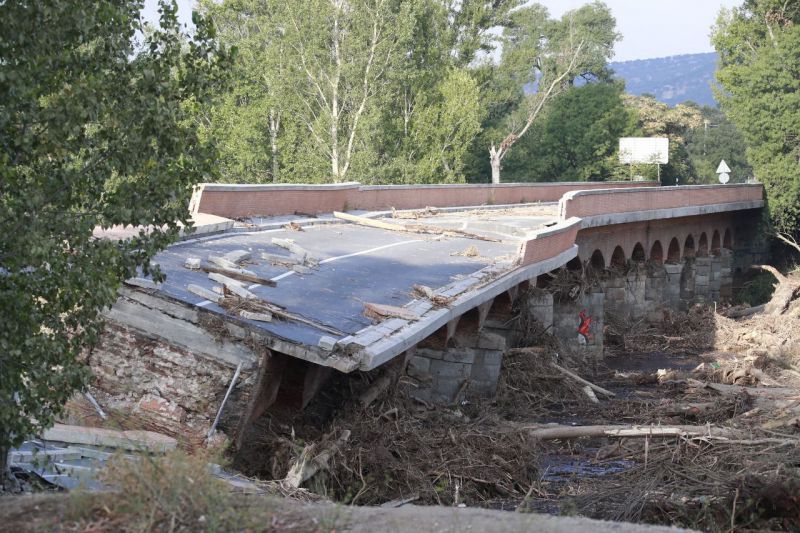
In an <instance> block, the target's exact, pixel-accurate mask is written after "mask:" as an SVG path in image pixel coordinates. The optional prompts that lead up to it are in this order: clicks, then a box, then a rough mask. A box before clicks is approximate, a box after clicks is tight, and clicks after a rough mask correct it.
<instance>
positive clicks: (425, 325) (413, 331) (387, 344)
mask: <svg viewBox="0 0 800 533" xmlns="http://www.w3.org/2000/svg"><path fill="white" fill-rule="evenodd" d="M577 255H578V246H577V245H574V244H573V245H572V246H571V247H570V248H569V249H568V250H565V251H563V252H561V253H559V254H558V255H556V256H555V257H551V258H550V259H547V260H545V261H541V262H538V263H534V264H531V265H527V266H525V267H522V268H519V269H517V270H515V271H514V272H512V273H510V274H509V275H506V276H502V277H500V278H499V279H495V280H493V281H491V282H489V283H488V284H487V285H485V286H484V287H482V288H481V287H478V288H473V289H472V290H470V291H469V292H467V293H466V294H463V295H462V296H460V297H459V298H458V299H456V301H455V302H453V305H452V306H451V307H450V308H439V309H434V310H433V311H431V312H429V313H427V314H425V315H424V316H423V317H421V318H420V320H418V321H416V322H413V323H410V324H409V325H408V326H406V327H405V328H403V329H400V330H398V331H397V332H395V333H394V334H392V335H391V336H389V337H386V338H384V339H382V340H379V341H378V342H375V343H374V344H371V345H370V346H366V347H365V348H364V349H363V350H360V351H359V352H358V353H357V354H356V357H357V359H358V360H359V365H358V368H359V370H372V369H374V368H377V367H379V366H381V365H383V364H384V363H386V362H388V361H390V360H391V359H393V358H395V357H397V356H398V355H400V354H402V353H404V352H405V351H406V350H408V349H410V348H412V347H414V346H416V345H417V344H418V343H419V342H421V341H423V340H424V339H426V338H427V337H429V336H430V335H432V334H433V333H434V332H436V330H438V329H439V328H441V327H442V326H444V325H446V324H447V323H448V322H449V321H451V320H453V319H454V318H456V317H458V316H461V315H463V314H464V313H466V312H467V311H469V310H470V309H473V308H474V307H477V306H478V305H480V304H482V303H484V302H487V301H489V300H491V299H492V298H495V297H497V296H498V295H499V294H501V293H503V292H505V291H507V290H509V289H510V288H512V287H514V286H517V285H519V284H520V283H522V282H523V281H527V280H531V279H533V278H535V277H536V276H539V275H541V274H544V273H545V272H550V271H551V270H555V269H557V268H559V267H561V266H563V265H565V264H567V263H568V262H569V261H570V260H572V259H573V258H575V257H577Z"/></svg>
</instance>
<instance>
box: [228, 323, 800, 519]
mask: <svg viewBox="0 0 800 533" xmlns="http://www.w3.org/2000/svg"><path fill="white" fill-rule="evenodd" d="M621 322H622V321H621ZM623 323H624V322H623ZM796 326H800V319H798V318H797V317H796V316H786V315H783V316H781V317H772V316H754V317H749V318H745V319H742V320H740V321H735V320H732V319H728V318H726V317H724V316H722V315H721V314H717V313H715V312H714V311H713V309H707V308H702V307H697V308H694V309H693V310H691V311H690V312H689V313H686V314H682V315H681V314H665V317H664V321H663V323H661V324H656V325H648V326H644V325H642V324H628V325H625V326H624V327H623V326H619V325H618V326H616V329H614V328H615V326H614V321H610V325H609V326H608V327H609V330H608V331H607V332H606V337H607V338H608V339H610V340H611V342H610V344H609V345H608V346H607V349H606V352H607V356H606V357H605V358H604V360H603V361H602V362H600V363H599V364H597V365H596V366H595V368H593V369H592V371H591V372H588V371H587V366H589V365H586V364H585V362H582V361H581V359H580V354H571V355H565V354H564V352H563V351H561V352H559V353H561V354H562V355H561V357H560V358H558V359H555V355H554V354H555V347H554V346H553V345H552V341H547V342H541V343H539V344H540V345H541V346H540V347H539V348H536V349H533V350H527V351H526V350H517V351H512V352H511V353H509V354H508V355H507V356H506V358H505V359H504V369H503V374H502V376H501V383H500V387H499V390H498V394H497V396H496V397H495V398H494V399H493V400H491V401H472V402H462V403H461V404H459V405H453V406H450V407H447V408H433V407H432V406H428V405H424V404H422V403H420V402H416V401H414V400H411V399H409V395H408V392H409V390H410V388H411V387H413V380H410V379H408V378H407V377H401V378H399V380H398V381H397V383H396V386H395V387H393V388H392V389H391V390H390V391H389V392H388V393H387V394H385V395H384V396H383V397H381V398H380V399H379V400H378V401H376V402H375V403H373V404H372V405H370V406H369V407H367V408H364V407H362V406H360V405H359V404H357V403H356V402H355V401H354V400H353V398H357V397H358V395H359V393H360V392H362V391H363V390H365V389H366V388H368V387H369V386H370V382H371V380H372V379H373V376H367V375H361V376H358V377H355V378H349V379H348V378H342V381H341V382H335V383H332V384H331V386H330V387H328V388H327V389H326V390H324V391H323V392H322V394H321V395H320V396H319V398H317V400H315V402H314V403H313V404H312V405H311V406H310V407H309V408H308V409H307V410H306V412H305V413H303V414H302V415H301V416H294V417H293V416H291V415H289V414H287V413H280V412H276V413H273V414H272V415H270V416H267V417H264V418H263V419H262V420H260V421H259V423H258V425H257V427H256V428H255V430H254V438H253V439H252V440H251V443H250V444H249V445H248V446H247V447H246V448H244V449H243V450H242V451H241V453H240V454H239V455H238V456H237V458H236V463H235V464H236V465H237V466H238V467H239V468H240V469H241V470H243V471H244V472H246V473H248V474H249V475H252V476H255V477H258V478H260V479H269V480H281V479H283V478H284V477H285V476H286V474H287V472H288V471H289V469H290V467H291V466H292V465H295V466H297V465H298V464H299V463H302V458H305V459H306V461H307V462H308V461H312V460H313V458H315V457H317V456H319V455H320V453H322V452H324V451H328V452H332V453H331V454H330V455H331V457H330V459H329V461H328V462H327V463H326V464H325V465H324V467H323V468H321V469H320V470H321V471H320V473H318V474H317V475H315V476H314V477H312V478H311V479H310V480H309V481H307V482H305V483H304V484H303V485H302V487H303V488H302V489H300V490H293V489H288V488H287V487H286V485H285V484H273V485H272V487H273V488H274V489H275V490H277V491H279V492H281V493H283V494H286V495H289V496H290V497H291V496H294V497H300V498H303V499H312V500H313V499H317V498H322V499H330V500H333V501H336V502H341V503H345V504H356V505H390V506H393V505H400V504H405V503H413V504H415V505H431V504H433V505H443V506H466V507H478V508H488V509H501V510H508V511H517V512H536V513H548V514H554V515H580V516H586V517H592V518H600V519H605V520H619V521H629V522H635V523H648V524H663V525H677V526H682V527H690V528H696V529H700V530H705V531H731V530H739V531H748V530H760V531H763V530H772V531H798V530H800V431H798V429H799V428H798V422H799V421H800V388H798V386H799V385H800V373H798V370H797V367H796V366H795V365H796V364H797V363H798V362H800V357H798V354H800V350H798V349H797V348H798V346H796V345H795V340H794V331H797V328H796ZM554 361H557V363H558V364H559V365H561V366H564V367H568V368H572V369H573V370H574V371H575V372H577V373H579V374H581V375H582V376H583V377H584V378H586V379H589V380H590V381H591V382H592V383H594V384H596V385H598V386H600V387H601V388H604V389H607V390H608V391H609V392H610V393H613V395H614V396H610V395H603V394H601V393H597V394H596V395H595V396H597V398H598V403H593V401H592V399H590V397H589V396H588V395H587V394H586V392H584V390H583V384H581V383H578V382H576V381H574V380H573V379H572V378H569V377H567V376H565V375H564V374H562V373H560V372H558V371H555V370H554V369H553V367H552V366H551V365H550V363H551V362H554ZM552 425H555V426H556V427H558V428H564V427H567V428H569V427H582V426H595V425H615V426H619V425H626V426H636V427H638V428H642V427H659V428H663V427H673V426H682V427H683V426H687V425H688V426H692V427H694V428H695V429H697V428H698V427H699V428H700V429H701V430H703V427H705V428H708V430H707V433H708V434H705V433H703V432H702V431H701V434H690V433H681V434H679V435H677V436H671V437H669V438H657V437H649V438H642V437H636V438H619V437H616V436H600V437H592V438H586V437H584V438H560V439H546V440H543V439H540V438H535V434H536V430H538V429H541V428H543V427H552ZM346 431H348V432H349V438H348V440H347V441H346V442H342V441H341V437H342V435H343V434H344V433H345V432H346ZM719 432H722V433H719ZM720 435H721V436H720ZM337 440H338V441H339V445H338V446H337V445H336V444H335V443H336V442H337ZM387 502H388V503H387Z"/></svg>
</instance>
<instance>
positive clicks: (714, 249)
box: [711, 229, 719, 255]
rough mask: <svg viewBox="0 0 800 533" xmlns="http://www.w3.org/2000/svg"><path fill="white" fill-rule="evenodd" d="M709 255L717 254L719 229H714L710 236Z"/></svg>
mask: <svg viewBox="0 0 800 533" xmlns="http://www.w3.org/2000/svg"><path fill="white" fill-rule="evenodd" d="M711 255H719V230H716V229H715V230H714V234H713V235H712V236H711Z"/></svg>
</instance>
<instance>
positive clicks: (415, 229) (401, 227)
mask: <svg viewBox="0 0 800 533" xmlns="http://www.w3.org/2000/svg"><path fill="white" fill-rule="evenodd" d="M333 216H334V217H336V218H339V219H342V220H347V221H348V222H353V223H355V224H360V225H362V226H368V227H371V228H378V229H385V230H389V231H402V232H405V233H423V234H433V235H446V236H449V237H466V238H468V239H478V240H481V241H489V242H502V241H501V239H494V238H492V237H486V236H485V235H479V234H477V233H472V232H470V231H464V230H459V229H444V228H439V227H436V226H429V225H427V224H408V225H406V224H392V223H391V222H384V221H382V220H375V219H374V218H368V217H362V216H358V215H351V214H349V213H341V212H339V211H334V212H333Z"/></svg>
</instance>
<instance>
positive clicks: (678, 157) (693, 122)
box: [624, 94, 716, 185]
mask: <svg viewBox="0 0 800 533" xmlns="http://www.w3.org/2000/svg"><path fill="white" fill-rule="evenodd" d="M624 101H625V105H626V106H627V107H628V108H629V109H632V110H633V111H635V112H636V116H637V126H638V131H637V132H636V136H641V137H667V138H668V139H669V163H667V164H666V165H661V183H662V184H663V185H676V184H681V185H686V184H688V183H695V181H696V180H695V171H694V168H693V166H692V160H691V158H690V157H689V152H688V150H687V148H686V142H687V141H686V138H687V136H688V135H689V133H690V132H691V131H692V130H694V129H697V128H700V127H702V125H703V116H702V114H701V112H700V109H699V108H698V107H697V106H696V105H694V104H691V105H687V104H678V105H676V106H675V107H672V108H671V107H669V106H668V105H667V104H664V103H661V102H659V101H657V100H656V99H655V98H653V97H651V96H634V95H631V94H626V95H625V96H624ZM631 166H632V167H633V168H630V169H628V170H629V171H630V172H632V173H634V174H638V175H641V176H644V177H645V178H646V179H651V180H653V179H656V178H657V171H658V169H657V168H656V166H655V165H631ZM626 167H627V165H626ZM715 169H716V167H715Z"/></svg>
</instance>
